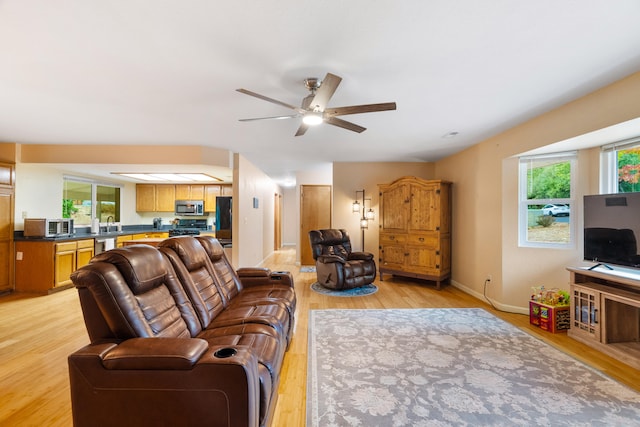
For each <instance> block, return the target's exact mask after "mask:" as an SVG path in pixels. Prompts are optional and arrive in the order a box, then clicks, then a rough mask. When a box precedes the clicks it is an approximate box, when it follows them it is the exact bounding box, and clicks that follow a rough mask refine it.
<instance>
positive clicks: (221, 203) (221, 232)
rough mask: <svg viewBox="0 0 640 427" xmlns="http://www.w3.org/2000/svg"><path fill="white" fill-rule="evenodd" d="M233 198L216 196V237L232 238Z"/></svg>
mask: <svg viewBox="0 0 640 427" xmlns="http://www.w3.org/2000/svg"><path fill="white" fill-rule="evenodd" d="M232 211H233V199H232V198H231V197H226V196H222V197H216V237H217V238H218V239H231V224H232Z"/></svg>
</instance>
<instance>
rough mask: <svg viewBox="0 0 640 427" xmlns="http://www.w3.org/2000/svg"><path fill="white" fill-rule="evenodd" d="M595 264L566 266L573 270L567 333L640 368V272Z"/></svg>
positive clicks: (570, 270)
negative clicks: (601, 266)
mask: <svg viewBox="0 0 640 427" xmlns="http://www.w3.org/2000/svg"><path fill="white" fill-rule="evenodd" d="M595 267H597V266H594V267H591V268H586V267H585V268H574V267H569V268H567V270H569V272H570V273H571V281H570V288H571V289H570V295H571V309H570V311H571V314H570V316H571V329H569V331H568V332H567V335H568V336H569V337H571V338H573V339H575V340H577V341H580V342H582V343H584V344H587V345H588V346H590V347H593V348H595V349H597V350H599V351H601V352H603V353H605V354H607V355H609V356H611V357H613V358H614V359H617V360H619V361H621V362H623V363H626V364H628V365H630V366H632V367H634V368H636V369H640V273H639V272H636V271H629V270H627V269H622V268H621V269H619V270H618V269H616V270H613V271H602V270H596V269H595ZM605 267H608V266H605Z"/></svg>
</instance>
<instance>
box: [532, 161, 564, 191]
mask: <svg viewBox="0 0 640 427" xmlns="http://www.w3.org/2000/svg"><path fill="white" fill-rule="evenodd" d="M527 174H528V176H527V181H528V182H527V199H529V200H531V199H566V198H569V197H571V164H570V162H568V161H563V162H558V163H553V164H550V165H546V166H541V167H536V168H531V169H529V170H528V172H527Z"/></svg>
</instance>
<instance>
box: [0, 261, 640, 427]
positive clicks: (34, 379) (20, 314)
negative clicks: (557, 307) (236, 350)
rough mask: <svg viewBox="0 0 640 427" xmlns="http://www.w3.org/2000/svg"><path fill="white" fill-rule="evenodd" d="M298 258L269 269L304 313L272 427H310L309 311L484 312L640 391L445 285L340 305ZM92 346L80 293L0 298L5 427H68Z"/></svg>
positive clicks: (401, 285)
mask: <svg viewBox="0 0 640 427" xmlns="http://www.w3.org/2000/svg"><path fill="white" fill-rule="evenodd" d="M295 256H296V254H295V251H293V250H283V251H278V252H276V253H275V254H274V256H272V257H270V258H269V260H267V262H266V263H265V267H269V268H271V269H272V270H289V271H291V272H292V273H293V274H294V279H295V286H296V292H297V296H298V309H297V313H296V325H295V335H294V338H293V340H292V342H291V345H290V348H289V351H288V352H287V354H286V356H285V360H284V364H283V368H282V372H281V377H280V386H279V390H278V391H279V398H278V406H277V408H276V412H275V415H274V419H273V423H272V426H273V427H276V426H277V427H280V426H288V427H289V426H294V427H295V426H304V425H305V420H306V413H305V411H306V409H305V408H306V374H307V345H308V344H307V337H308V335H307V325H308V320H309V310H313V309H329V308H366V309H381V308H430V307H433V308H436V307H480V308H484V309H486V310H487V311H489V312H492V313H494V314H496V315H497V316H498V317H500V318H502V319H504V320H506V321H508V322H510V323H512V324H513V325H515V326H516V327H518V328H521V329H523V330H525V331H527V332H529V333H531V334H533V335H534V336H536V337H538V338H540V339H541V340H543V341H545V342H547V343H549V344H551V345H553V346H555V347H557V348H559V349H561V350H562V351H564V352H566V353H568V354H570V355H572V356H574V357H576V358H577V359H579V360H582V361H583V362H585V363H587V364H589V365H590V366H593V367H594V368H596V369H599V370H601V371H602V372H604V373H605V374H607V375H609V376H611V377H613V378H615V379H617V380H618V381H620V382H622V383H624V384H627V385H628V386H630V387H633V388H635V389H636V390H638V391H640V371H639V370H636V369H633V368H631V367H629V366H627V365H624V364H622V363H620V362H618V361H616V360H615V359H612V358H610V357H608V356H606V355H604V354H603V353H600V352H598V351H596V350H593V349H591V348H590V347H588V346H586V345H584V344H581V343H579V342H577V341H575V340H572V339H571V338H568V337H567V335H566V333H560V334H551V333H548V332H546V331H542V330H540V329H538V328H536V327H534V326H531V325H530V324H529V319H528V316H523V315H520V314H509V313H502V312H497V311H495V310H494V309H492V308H491V306H490V305H489V304H486V303H485V302H483V301H480V300H478V299H476V298H474V297H472V296H470V295H468V294H465V293H464V292H462V291H460V290H458V289H456V288H454V287H452V286H445V287H444V288H443V289H442V290H441V291H437V290H435V289H434V287H433V286H432V285H425V284H423V283H420V282H417V281H410V280H403V279H398V278H391V276H388V275H386V276H385V280H384V281H383V282H380V281H379V280H377V281H376V285H378V287H379V290H378V292H377V293H375V294H373V295H368V296H365V297H358V298H340V297H329V296H326V295H320V294H318V293H316V292H314V291H312V290H311V288H310V286H311V283H313V282H314V281H315V279H316V276H315V273H300V272H299V271H298V270H299V268H298V267H296V265H295ZM88 342H89V338H88V336H87V332H86V329H85V327H84V321H83V319H82V312H81V309H80V304H79V301H78V296H77V293H76V291H75V290H74V289H68V290H64V291H61V292H57V293H54V294H51V295H46V296H33V295H26V294H14V295H9V296H4V297H0V385H1V386H0V425H3V426H4V425H11V426H34V425H47V426H70V425H71V424H72V423H71V403H70V396H69V375H68V371H67V356H68V355H69V354H71V353H72V352H74V351H75V350H77V349H79V348H80V347H82V346H84V345H86V344H87V343H88Z"/></svg>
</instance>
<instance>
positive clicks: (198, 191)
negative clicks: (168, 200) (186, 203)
mask: <svg viewBox="0 0 640 427" xmlns="http://www.w3.org/2000/svg"><path fill="white" fill-rule="evenodd" d="M175 187H176V200H204V184H176V186H175Z"/></svg>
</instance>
